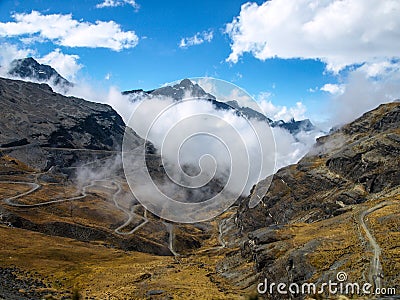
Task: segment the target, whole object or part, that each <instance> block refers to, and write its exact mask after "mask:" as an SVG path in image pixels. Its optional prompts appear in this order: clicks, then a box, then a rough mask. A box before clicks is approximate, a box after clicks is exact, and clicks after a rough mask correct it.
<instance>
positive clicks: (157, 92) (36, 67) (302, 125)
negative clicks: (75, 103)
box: [8, 57, 316, 135]
mask: <svg viewBox="0 0 400 300" xmlns="http://www.w3.org/2000/svg"><path fill="white" fill-rule="evenodd" d="M8 73H9V74H10V75H11V76H14V77H18V78H21V79H31V80H34V81H38V82H49V83H52V84H54V85H57V86H59V87H61V88H63V89H64V90H65V91H67V90H68V88H70V87H72V86H73V83H71V82H70V81H68V80H67V79H65V78H64V77H62V76H61V75H60V74H59V73H58V72H57V71H56V70H55V69H54V68H52V67H51V66H49V65H44V64H40V63H38V62H37V61H36V60H35V59H34V58H32V57H28V58H23V59H16V60H14V61H12V63H11V66H10V70H9V72H8ZM188 92H189V93H190V95H192V96H193V97H196V98H201V99H204V100H207V101H210V102H212V103H213V105H214V106H215V107H216V108H217V109H223V110H232V109H234V110H236V111H237V113H239V114H242V115H243V116H245V117H247V118H249V119H257V120H259V121H265V122H268V124H269V125H270V126H271V127H280V128H283V129H286V130H288V131H289V132H290V133H291V134H293V135H296V134H297V133H299V132H300V131H312V130H314V129H316V128H315V126H314V125H313V124H312V123H311V121H310V120H309V119H304V120H294V119H292V120H290V121H289V122H285V121H283V120H272V119H270V118H268V117H267V116H265V115H264V114H262V113H260V112H258V111H256V110H254V109H252V108H250V107H245V106H240V105H239V103H238V102H237V101H236V100H235V99H232V100H230V101H227V102H222V101H219V100H217V98H216V97H215V96H214V95H212V94H210V93H207V92H205V91H204V90H203V88H201V87H200V86H199V85H198V84H197V83H193V82H192V81H191V80H190V79H183V80H182V81H181V82H179V83H178V84H175V85H172V86H165V87H161V88H158V89H154V90H149V91H144V90H142V89H137V90H129V91H124V92H122V94H123V95H136V96H140V95H141V96H150V97H151V96H166V97H170V98H172V99H174V100H176V101H179V100H182V99H183V98H184V97H185V95H186V94H187V93H188Z"/></svg>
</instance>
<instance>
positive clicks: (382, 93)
mask: <svg viewBox="0 0 400 300" xmlns="http://www.w3.org/2000/svg"><path fill="white" fill-rule="evenodd" d="M345 84H346V89H345V91H344V93H343V94H340V95H332V98H331V100H330V102H329V103H328V107H327V110H328V111H327V113H328V114H330V117H331V120H330V124H331V125H342V124H345V123H347V122H350V121H353V120H354V119H356V118H358V117H360V116H361V115H362V114H363V113H364V112H366V111H369V110H371V109H374V108H375V107H377V106H378V105H379V104H381V103H385V102H391V101H393V100H395V99H399V98H400V70H399V69H397V71H393V72H389V73H386V74H382V75H380V77H379V80H377V79H375V78H373V77H370V76H369V75H368V74H367V73H365V70H362V69H361V68H359V69H356V70H354V71H352V72H350V73H349V76H348V78H347V79H346V82H345Z"/></svg>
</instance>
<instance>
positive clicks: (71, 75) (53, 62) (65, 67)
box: [38, 49, 82, 80]
mask: <svg viewBox="0 0 400 300" xmlns="http://www.w3.org/2000/svg"><path fill="white" fill-rule="evenodd" d="M78 60H79V56H78V55H75V54H64V53H62V52H61V50H60V49H55V50H54V51H53V52H50V53H49V54H47V55H45V56H44V57H42V58H39V59H38V62H39V63H42V64H46V65H50V66H52V67H53V68H54V69H55V70H56V71H57V72H58V73H59V74H60V75H61V76H63V77H65V78H67V79H68V80H74V79H75V76H76V73H77V72H78V71H79V70H80V69H81V68H82V65H81V64H79V63H78Z"/></svg>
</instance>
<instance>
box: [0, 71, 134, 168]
mask: <svg viewBox="0 0 400 300" xmlns="http://www.w3.org/2000/svg"><path fill="white" fill-rule="evenodd" d="M0 103H1V107H2V109H1V112H0V115H1V118H0V128H1V135H0V147H1V149H2V151H3V152H6V153H11V152H12V156H14V157H16V158H18V159H20V160H21V161H23V162H26V163H28V164H29V165H31V166H34V167H39V168H49V167H51V166H52V165H58V166H69V165H71V164H73V163H74V161H77V159H78V156H80V158H84V157H85V155H88V154H89V153H91V154H94V153H96V151H97V152H98V154H102V152H101V151H117V150H120V148H121V144H122V140H123V136H124V131H125V124H124V122H123V120H122V118H121V117H120V116H119V115H118V114H117V113H116V112H115V111H114V110H113V109H112V108H111V107H110V106H108V105H105V104H98V103H93V102H89V101H86V100H83V99H78V98H74V97H65V96H62V95H60V94H57V93H54V92H53V91H52V89H51V88H50V87H49V86H48V85H47V84H36V83H30V82H24V81H18V80H10V79H2V78H0ZM132 136H133V138H134V139H135V141H137V142H138V144H139V143H140V142H141V139H140V138H139V137H137V136H135V135H134V133H133V132H132ZM27 149H29V150H27ZM69 149H73V150H75V151H74V152H71V151H68V150H69ZM79 149H80V150H79ZM78 150H79V151H78ZM104 153H105V152H103V154H104ZM84 160H85V159H83V161H84Z"/></svg>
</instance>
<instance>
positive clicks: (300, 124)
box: [122, 79, 316, 135]
mask: <svg viewBox="0 0 400 300" xmlns="http://www.w3.org/2000/svg"><path fill="white" fill-rule="evenodd" d="M122 94H123V95H131V99H132V100H133V101H135V99H136V98H137V97H139V98H140V97H153V96H165V97H168V98H172V99H174V100H175V101H179V100H182V99H184V98H185V97H188V96H190V97H194V98H199V99H203V100H206V101H210V102H211V103H212V104H213V105H214V106H215V108H216V109H222V110H235V111H236V113H238V114H241V115H243V116H245V117H246V118H249V119H256V120H259V121H263V122H267V123H268V124H269V125H270V126H271V127H280V128H283V129H285V130H287V131H289V132H290V133H291V134H293V135H296V134H297V133H299V132H300V131H312V130H315V129H316V128H315V126H314V125H313V124H312V123H311V121H310V120H309V119H305V120H297V121H296V120H294V119H292V120H290V121H289V122H285V121H283V120H278V121H274V120H272V119H270V118H268V117H266V116H265V115H264V114H262V113H261V112H258V111H256V110H254V109H252V108H250V107H245V106H240V105H239V104H238V102H237V101H236V100H234V99H232V100H230V101H226V102H222V101H219V100H218V99H217V98H216V97H215V96H214V95H211V94H210V93H207V92H205V91H204V90H203V89H202V88H201V87H200V85H198V84H197V83H193V82H192V81H191V80H190V79H183V80H182V81H180V82H179V83H177V84H174V85H169V86H165V87H161V88H158V89H155V90H150V91H144V90H142V89H138V90H130V91H124V92H122Z"/></svg>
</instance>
